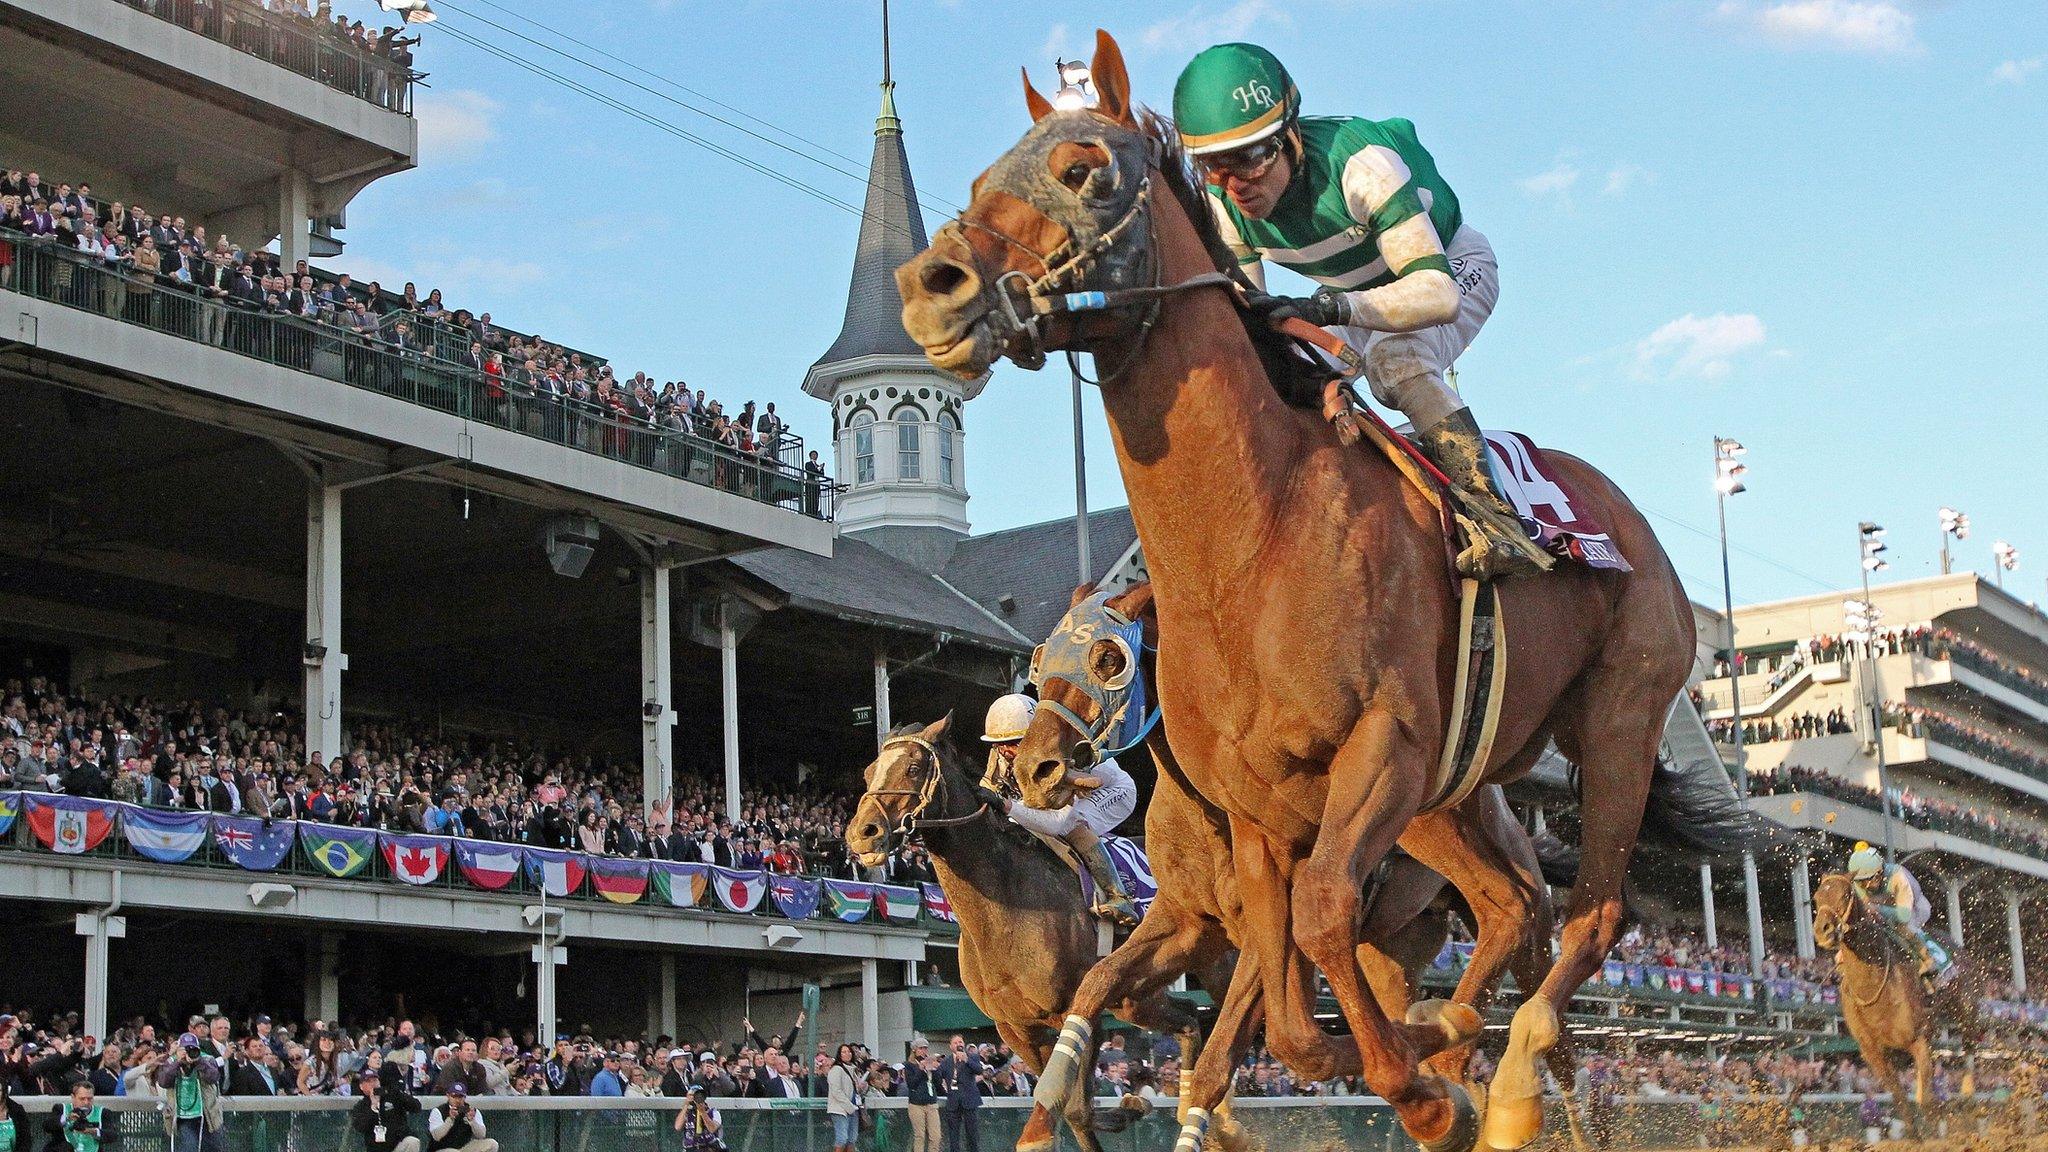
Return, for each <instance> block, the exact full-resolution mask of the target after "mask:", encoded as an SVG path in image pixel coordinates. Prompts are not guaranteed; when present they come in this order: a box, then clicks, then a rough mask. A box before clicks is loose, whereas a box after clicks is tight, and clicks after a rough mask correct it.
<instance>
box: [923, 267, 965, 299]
mask: <svg viewBox="0 0 2048 1152" xmlns="http://www.w3.org/2000/svg"><path fill="white" fill-rule="evenodd" d="M921 279H922V280H923V282H924V290H925V291H927V292H929V293H931V294H932V295H934V296H960V295H970V294H972V293H973V292H974V291H975V289H976V287H977V285H976V282H975V276H974V273H973V271H972V270H971V269H968V268H966V267H964V266H962V265H959V264H956V263H954V262H953V261H951V260H933V261H931V262H930V263H929V264H926V265H925V269H924V274H923V276H922V277H921Z"/></svg>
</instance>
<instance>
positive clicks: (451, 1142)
mask: <svg viewBox="0 0 2048 1152" xmlns="http://www.w3.org/2000/svg"><path fill="white" fill-rule="evenodd" d="M427 1147H428V1148H429V1149H431V1150H432V1152H441V1150H442V1149H444V1148H452V1149H455V1152H498V1142H497V1141H496V1140H493V1139H491V1138H490V1137H489V1136H488V1135H486V1134H485V1132H484V1116H483V1113H481V1112H478V1111H477V1110H476V1108H475V1106H473V1105H472V1104H470V1102H469V1089H467V1088H465V1087H463V1086H462V1084H461V1082H460V1081H457V1082H456V1083H454V1084H450V1085H449V1086H448V1099H447V1101H446V1102H445V1103H443V1104H442V1105H441V1106H440V1107H439V1108H436V1109H434V1111H433V1112H432V1113H430V1114H429V1115H428V1116H427Z"/></svg>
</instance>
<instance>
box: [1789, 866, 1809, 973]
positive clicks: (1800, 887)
mask: <svg viewBox="0 0 2048 1152" xmlns="http://www.w3.org/2000/svg"><path fill="white" fill-rule="evenodd" d="M1792 927H1793V929H1794V931H1793V939H1795V940H1796V941H1798V949H1799V958H1800V959H1801V960H1811V959H1813V877H1812V875H1811V874H1809V873H1808V872H1807V868H1806V853H1804V852H1801V853H1800V854H1799V855H1798V857H1796V858H1795V859H1794V860H1793V861H1792Z"/></svg>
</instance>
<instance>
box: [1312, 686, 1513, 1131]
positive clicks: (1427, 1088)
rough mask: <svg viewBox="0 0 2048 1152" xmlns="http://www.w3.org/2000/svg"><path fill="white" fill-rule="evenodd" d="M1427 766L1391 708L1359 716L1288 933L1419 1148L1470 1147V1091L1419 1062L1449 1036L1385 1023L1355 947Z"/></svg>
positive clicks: (1340, 756) (1335, 775)
mask: <svg viewBox="0 0 2048 1152" xmlns="http://www.w3.org/2000/svg"><path fill="white" fill-rule="evenodd" d="M1429 775H1430V772H1429V764H1428V761H1427V757H1426V755H1425V754H1424V753H1423V751H1422V749H1421V748H1419V747H1418V746H1417V745H1416V743H1415V740H1414V739H1413V738H1412V737H1411V736H1409V735H1408V734H1407V733H1406V732H1405V731H1404V730H1403V726H1402V724H1401V722H1400V720H1399V719H1398V718H1397V717H1395V716H1394V715H1393V714H1392V713H1390V712H1387V711H1385V710H1380V709H1375V710H1374V711H1371V712H1368V713H1367V714H1366V715H1365V717H1364V719H1363V720H1362V721H1361V722H1360V724H1359V726H1358V728H1357V730H1356V731H1355V732H1354V733H1353V734H1352V736H1351V738H1350V739H1348V740H1347V741H1345V743H1344V745H1343V747H1341V748H1339V749H1338V751H1337V755H1336V756H1335V757H1334V758H1333V759H1332V760H1331V762H1330V777H1329V795H1328V798H1327V800H1326V801H1325V803H1324V806H1323V820H1322V830H1321V832H1320V833H1319V834H1318V836H1317V838H1316V845H1315V850H1314V851H1313V852H1311V853H1310V854H1309V858H1308V860H1307V861H1306V862H1305V863H1304V864H1302V865H1301V867H1300V868H1298V869H1296V871H1295V876H1294V885H1293V893H1292V895H1293V908H1294V912H1295V917H1294V925H1293V935H1294V941H1295V943H1296V944H1298V945H1299V946H1300V947H1301V949H1302V951H1303V952H1305V953H1306V954H1307V955H1308V957H1309V958H1310V959H1311V960H1313V961H1314V962H1315V963H1316V965H1317V966H1318V967H1319V968H1321V969H1322V971H1323V975H1324V977H1325V978H1326V979H1327V980H1329V982H1330V990H1331V992H1333V993H1334V994H1335V995H1336V997H1337V1004H1338V1007H1340V1008H1341V1009H1342V1010H1343V1012H1344V1019H1345V1021H1346V1023H1348V1024H1350V1025H1351V1032H1352V1034H1353V1035H1354V1036H1356V1037H1357V1038H1358V1047H1359V1057H1360V1060H1361V1061H1362V1064H1363V1072H1364V1076H1365V1081H1366V1083H1367V1084H1368V1085H1370V1086H1371V1087H1372V1090H1373V1091H1374V1092H1377V1093H1378V1094H1379V1095H1380V1096H1381V1097H1383V1098H1385V1099H1386V1101H1387V1102H1388V1103H1389V1104H1391V1105H1393V1107H1394V1110H1395V1112H1396V1113H1397V1114H1399V1116H1400V1117H1401V1126H1402V1127H1403V1128H1405V1129H1407V1131H1408V1134H1409V1135H1410V1136H1413V1137H1414V1138H1415V1139H1416V1140H1417V1141H1418V1142H1419V1143H1421V1144H1422V1146H1423V1148H1424V1149H1425V1152H1467V1150H1469V1149H1470V1148H1471V1147H1472V1145H1473V1143H1474V1141H1476V1140H1477V1138H1478V1134H1479V1133H1478V1116H1477V1114H1476V1113H1475V1112H1474V1111H1473V1108H1472V1102H1471V1100H1470V1098H1469V1097H1468V1096H1467V1095H1466V1094H1465V1091H1464V1090H1463V1089H1462V1088H1459V1087H1457V1086H1456V1085H1453V1084H1451V1083H1450V1082H1448V1081H1446V1080H1444V1079H1443V1078H1441V1077H1439V1076H1434V1075H1430V1074H1427V1073H1425V1072H1423V1071H1422V1070H1421V1069H1420V1068H1419V1067H1418V1065H1417V1063H1416V1061H1417V1057H1418V1055H1433V1054H1435V1053H1436V1052H1438V1051H1441V1050H1442V1049H1443V1048H1444V1047H1445V1044H1446V1041H1447V1037H1446V1036H1445V1035H1444V1034H1443V1033H1442V1032H1440V1031H1438V1030H1437V1029H1435V1028H1428V1029H1420V1028H1414V1027H1411V1028H1409V1029H1407V1030H1406V1034H1404V1031H1403V1030H1402V1029H1400V1028H1397V1027H1396V1026H1395V1025H1394V1024H1393V1023H1392V1022H1390V1021H1389V1020H1388V1019H1387V1017H1386V1014H1385V1013H1383V1012H1381V1011H1380V1006H1379V1002H1378V1001H1377V1000H1375V999H1374V998H1373V997H1372V996H1371V995H1370V994H1368V992H1367V989H1366V987H1365V982H1364V979H1363V974H1362V973H1361V972H1360V970H1359V967H1358V961H1357V957H1356V956H1355V955H1354V953H1353V948H1354V946H1355V945H1356V943H1357V940H1358V930H1359V927H1360V925H1361V922H1362V916H1363V911H1364V909H1363V908H1362V907H1361V905H1362V902H1363V891H1364V887H1365V882H1366V879H1367V878H1368V877H1369V876H1371V874H1372V872H1373V870H1374V869H1375V868H1377V867H1379V864H1380V861H1381V860H1382V859H1384V858H1385V857H1386V854H1387V852H1388V851H1389V850H1390V849H1392V848H1393V846H1394V841H1395V840H1396V839H1397V838H1398V837H1399V836H1400V834H1401V833H1402V831H1403V830H1404V829H1406V828H1407V827H1408V823H1409V821H1410V820H1412V819H1413V818H1414V817H1415V813H1416V811H1417V809H1419V808H1420V807H1421V805H1422V799H1423V792H1424V791H1425V790H1426V789H1427V787H1428V782H1429ZM1418 1033H1422V1034H1421V1035H1418ZM1431 1043H1433V1044H1434V1047H1429V1048H1427V1050H1426V1051H1423V1050H1422V1047H1421V1046H1424V1045H1428V1044H1431Z"/></svg>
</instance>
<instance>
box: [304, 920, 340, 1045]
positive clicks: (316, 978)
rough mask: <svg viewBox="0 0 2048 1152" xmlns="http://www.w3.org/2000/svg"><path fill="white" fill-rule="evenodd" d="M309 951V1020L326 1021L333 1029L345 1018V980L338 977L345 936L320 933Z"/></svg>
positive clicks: (307, 973)
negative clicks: (334, 1025) (343, 1014)
mask: <svg viewBox="0 0 2048 1152" xmlns="http://www.w3.org/2000/svg"><path fill="white" fill-rule="evenodd" d="M307 951H308V953H309V955H308V956H307V957H306V960H307V964H306V1019H308V1020H325V1021H326V1022H327V1023H328V1025H329V1026H330V1027H331V1026H333V1024H334V1021H335V1018H336V1017H338V1016H340V1015H341V978H340V976H338V975H337V974H336V972H337V968H336V966H337V965H338V964H339V963H340V961H341V933H339V932H321V933H318V934H317V935H315V936H314V937H313V940H312V942H311V947H309V948H308V949H307Z"/></svg>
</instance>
